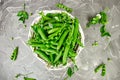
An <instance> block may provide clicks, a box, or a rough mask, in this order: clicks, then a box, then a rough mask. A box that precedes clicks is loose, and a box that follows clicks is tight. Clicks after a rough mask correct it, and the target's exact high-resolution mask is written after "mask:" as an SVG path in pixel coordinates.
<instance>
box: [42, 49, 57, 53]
mask: <svg viewBox="0 0 120 80" xmlns="http://www.w3.org/2000/svg"><path fill="white" fill-rule="evenodd" d="M41 50H42V51H44V52H50V53H52V54H57V51H56V50H55V49H52V48H41Z"/></svg>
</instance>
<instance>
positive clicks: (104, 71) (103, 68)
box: [101, 64, 106, 76]
mask: <svg viewBox="0 0 120 80" xmlns="http://www.w3.org/2000/svg"><path fill="white" fill-rule="evenodd" d="M105 74H106V65H105V64H103V66H102V73H101V75H102V76H105Z"/></svg>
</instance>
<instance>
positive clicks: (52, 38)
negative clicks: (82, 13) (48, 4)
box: [27, 12, 83, 67]
mask: <svg viewBox="0 0 120 80" xmlns="http://www.w3.org/2000/svg"><path fill="white" fill-rule="evenodd" d="M39 14H40V16H41V18H40V19H39V21H38V22H37V23H34V24H33V25H32V26H31V29H32V31H33V34H32V37H31V38H29V40H28V42H27V43H28V45H30V46H31V47H32V48H33V49H34V53H36V54H37V55H38V57H40V58H42V59H43V60H44V61H45V62H46V63H48V64H49V65H52V66H55V67H57V66H58V65H60V64H62V65H66V64H67V63H68V60H70V61H73V63H75V57H76V55H77V53H76V50H77V48H78V46H81V47H83V43H82V42H81V33H80V32H79V20H78V19H77V18H71V17H70V16H69V15H68V14H67V13H65V12H61V13H47V14H44V12H40V13H39Z"/></svg>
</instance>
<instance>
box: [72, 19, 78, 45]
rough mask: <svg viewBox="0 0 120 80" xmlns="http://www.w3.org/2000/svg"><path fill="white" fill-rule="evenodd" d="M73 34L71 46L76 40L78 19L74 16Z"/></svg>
mask: <svg viewBox="0 0 120 80" xmlns="http://www.w3.org/2000/svg"><path fill="white" fill-rule="evenodd" d="M74 27H75V28H74V34H73V35H74V36H73V40H72V46H73V47H74V46H75V43H76V40H77V34H78V29H79V20H78V19H77V18H75V20H74Z"/></svg>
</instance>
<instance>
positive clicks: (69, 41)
mask: <svg viewBox="0 0 120 80" xmlns="http://www.w3.org/2000/svg"><path fill="white" fill-rule="evenodd" d="M71 27H72V29H71V30H70V32H69V35H68V38H67V40H66V43H67V44H69V45H70V44H71V41H72V39H73V38H72V37H73V33H74V26H71Z"/></svg>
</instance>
